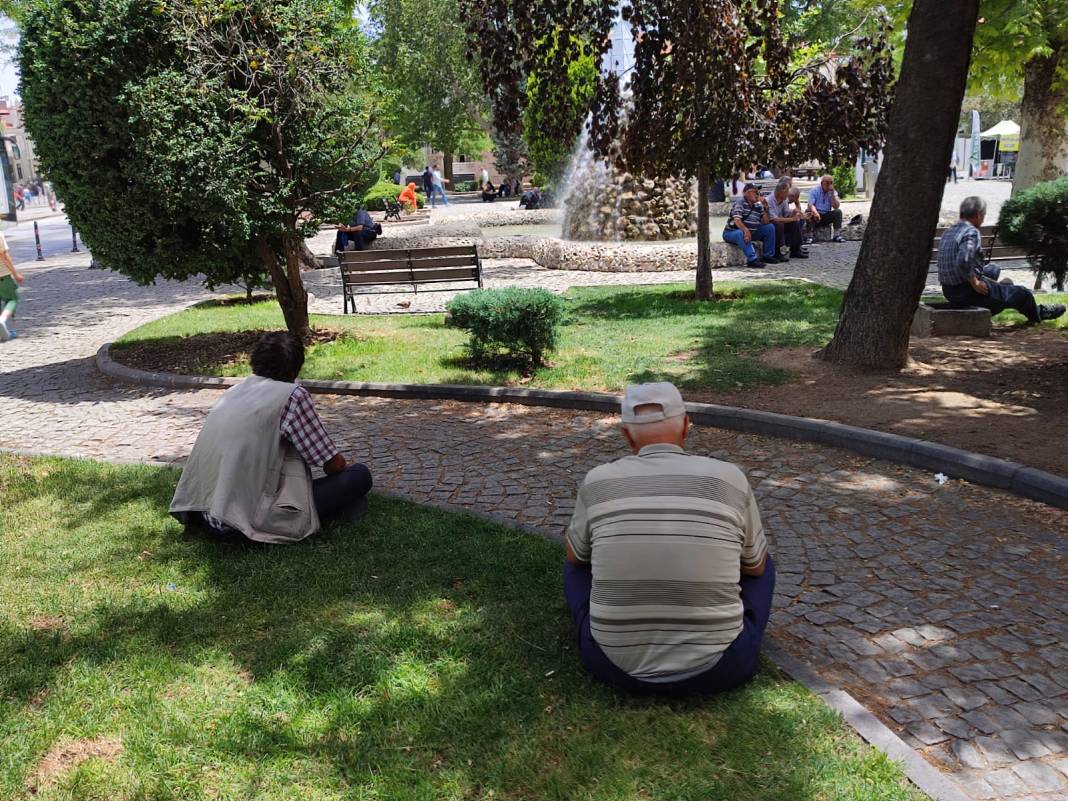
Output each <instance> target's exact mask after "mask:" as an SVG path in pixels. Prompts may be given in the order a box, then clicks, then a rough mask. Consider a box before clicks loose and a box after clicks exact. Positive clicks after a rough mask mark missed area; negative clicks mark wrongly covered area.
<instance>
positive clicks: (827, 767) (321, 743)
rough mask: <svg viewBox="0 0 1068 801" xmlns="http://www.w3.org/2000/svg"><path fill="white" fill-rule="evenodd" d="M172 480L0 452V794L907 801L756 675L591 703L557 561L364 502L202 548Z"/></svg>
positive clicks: (805, 703) (814, 712)
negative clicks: (291, 535) (707, 692)
mask: <svg viewBox="0 0 1068 801" xmlns="http://www.w3.org/2000/svg"><path fill="white" fill-rule="evenodd" d="M175 481H176V473H175V472H174V471H169V470H159V469H153V468H147V467H121V468H120V467H113V466H108V465H103V464H99V463H93V462H79V461H67V460H59V459H35V460H28V459H21V458H15V457H11V456H4V455H0V597H3V598H4V599H5V603H4V604H3V605H2V606H0V798H5V799H29V798H31V797H32V798H35V799H40V800H43V801H48V800H51V799H107V800H108V801H123V800H124V799H207V798H212V799H214V798H227V799H251V798H256V799H279V800H281V799H285V800H286V801H291V800H292V799H296V798H300V799H307V800H316V799H342V798H344V799H383V800H386V799H388V801H404V800H405V799H410V800H411V801H442V800H453V799H454V800H455V801H460V800H461V799H489V798H496V799H523V800H524V801H530V800H531V799H560V801H578V800H579V799H620V801H623V800H624V799H625V800H626V801H631V800H637V799H671V800H672V801H683V800H684V799H692V800H693V801H708V800H710V799H731V801H744V800H746V799H751V801H773V800H774V799H781V801H806V800H808V799H811V800H812V801H815V800H816V799H851V801H862V800H868V799H916V798H920V796H919V795H918V794H916V793H915V791H914V790H912V789H911V788H910V787H909V786H908V785H907V784H906V783H904V781H903V779H902V776H901V773H900V772H899V770H898V769H897V767H896V766H894V765H893V764H892V763H891V762H890V761H889V760H888V759H887V758H886V757H885V756H883V755H882V754H880V753H877V752H875V751H872V750H871V749H869V748H867V747H865V746H864V745H863V744H862V743H861V742H860V741H859V740H858V739H857V738H856V737H855V736H854V735H853V734H852V733H850V732H849V731H848V730H846V729H845V728H844V727H843V726H842V725H841V724H840V722H839V721H838V719H837V718H836V716H835V715H834V714H833V713H831V712H830V711H828V710H827V709H826V708H825V707H824V706H823V705H822V704H821V703H820V702H819V701H818V700H817V699H816V698H815V697H814V696H812V695H811V694H810V693H808V692H807V691H805V690H804V689H803V688H802V687H800V686H799V685H797V684H795V683H793V682H791V681H788V680H786V679H785V678H784V677H782V676H781V675H779V674H778V673H777V672H776V671H775V670H774V669H773V668H771V667H766V668H765V669H764V670H763V671H762V673H761V674H760V676H759V677H758V679H757V680H756V681H755V683H753V684H752V685H751V686H749V687H748V688H745V689H743V690H741V691H737V692H734V693H730V694H728V695H726V696H723V697H720V698H716V699H712V700H706V701H701V702H671V703H663V702H655V701H648V700H630V699H626V698H622V697H618V696H616V695H614V694H612V693H611V692H609V691H607V690H605V689H603V688H601V687H599V686H597V685H595V684H593V683H592V682H591V681H589V680H588V679H587V678H586V677H585V676H584V674H583V673H582V671H581V669H580V668H579V666H578V665H577V663H576V659H575V653H574V649H573V647H572V645H571V638H570V632H569V623H568V622H567V621H566V620H565V610H564V605H563V600H562V598H561V591H560V578H559V566H560V561H561V552H560V547H559V546H558V545H555V544H553V543H549V542H546V541H542V540H539V539H537V538H535V537H532V536H529V535H524V534H520V533H517V532H514V531H511V530H508V529H504V528H501V527H498V526H495V525H491V524H488V523H484V522H481V521H479V520H476V519H474V518H470V517H466V516H457V515H450V514H446V513H442V512H438V511H434V510H429V509H425V508H420V507H417V506H412V505H409V504H406V503H401V502H397V501H391V500H386V499H382V498H379V497H375V498H373V499H372V502H371V511H370V514H369V515H368V517H367V518H365V519H364V520H363V521H362V522H360V523H359V524H348V525H347V526H345V527H335V528H331V529H329V530H327V531H326V532H324V533H322V534H320V535H319V536H317V537H316V538H315V539H314V540H312V541H310V542H308V543H305V544H303V545H299V546H293V547H290V548H281V547H279V548H276V549H244V548H240V547H235V546H220V545H217V544H215V543H211V542H207V541H205V540H202V539H189V538H185V537H184V535H183V534H182V531H181V527H180V526H178V524H176V523H175V522H173V521H172V520H170V518H168V517H167V516H166V514H165V509H166V506H167V503H168V501H169V499H170V496H171V493H172V492H173V488H174V484H175ZM102 743H103V744H106V745H107V746H108V747H106V748H103V749H100V750H102V751H103V752H104V755H103V756H97V757H95V758H90V759H87V760H85V761H81V762H79V761H78V760H77V759H73V758H71V755H72V754H75V753H77V752H78V751H79V749H81V752H82V753H94V746H100V745H101V744H102ZM64 759H66V760H67V761H66V764H64ZM42 763H46V764H50V765H52V766H56V765H61V766H62V768H61V769H59V770H56V771H55V772H52V773H45V774H39V772H38V767H39V766H40V765H41V764H42Z"/></svg>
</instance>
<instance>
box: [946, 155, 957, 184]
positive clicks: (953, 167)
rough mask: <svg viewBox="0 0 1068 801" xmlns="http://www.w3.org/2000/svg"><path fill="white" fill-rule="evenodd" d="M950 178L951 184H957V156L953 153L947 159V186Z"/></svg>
mask: <svg viewBox="0 0 1068 801" xmlns="http://www.w3.org/2000/svg"><path fill="white" fill-rule="evenodd" d="M950 178H952V179H953V183H957V154H956V152H954V153H953V155H952V156H950V157H949V172H948V174H947V175H946V183H947V184H948V183H949V179H950Z"/></svg>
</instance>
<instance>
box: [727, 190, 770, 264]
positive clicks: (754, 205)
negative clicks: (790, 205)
mask: <svg viewBox="0 0 1068 801" xmlns="http://www.w3.org/2000/svg"><path fill="white" fill-rule="evenodd" d="M754 239H755V240H757V241H758V242H760V245H761V251H762V253H763V255H762V256H758V255H757V252H756V248H754V247H753V240H754ZM723 241H724V242H730V243H731V244H732V245H737V246H738V247H739V248H741V250H742V253H744V254H745V262H746V265H745V266H746V267H763V266H764V265H765V264H778V263H779V260H778V259H777V258H775V226H774V225H772V224H771V223H770V222H768V209H767V207H766V206H765V205H764V204H763V202H761V200H760V190H758V189H757V185H756V184H753V183H749V184H746V185H745V186H744V187H743V188H742V196H741V197H740V198H738V199H737V200H735V201H734V205H733V206H732V207H731V215H730V217H729V218H728V219H727V226H726V227H725V228H724V229H723Z"/></svg>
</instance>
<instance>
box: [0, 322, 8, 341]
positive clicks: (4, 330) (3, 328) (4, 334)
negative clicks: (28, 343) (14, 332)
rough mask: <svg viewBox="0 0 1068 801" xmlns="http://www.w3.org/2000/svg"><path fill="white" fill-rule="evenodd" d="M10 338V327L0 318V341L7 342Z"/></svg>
mask: <svg viewBox="0 0 1068 801" xmlns="http://www.w3.org/2000/svg"><path fill="white" fill-rule="evenodd" d="M9 339H11V329H10V328H8V327H7V323H5V322H4V321H3V320H0V342H7V341H8V340H9Z"/></svg>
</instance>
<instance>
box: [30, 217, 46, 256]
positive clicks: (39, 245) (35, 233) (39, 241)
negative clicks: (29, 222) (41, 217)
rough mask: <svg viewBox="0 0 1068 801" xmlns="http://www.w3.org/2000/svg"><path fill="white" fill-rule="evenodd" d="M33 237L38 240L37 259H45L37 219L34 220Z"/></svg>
mask: <svg viewBox="0 0 1068 801" xmlns="http://www.w3.org/2000/svg"><path fill="white" fill-rule="evenodd" d="M33 238H34V239H35V240H36V241H37V261H44V260H45V258H44V253H42V252H41V229H40V228H38V227H37V220H34V221H33Z"/></svg>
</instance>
